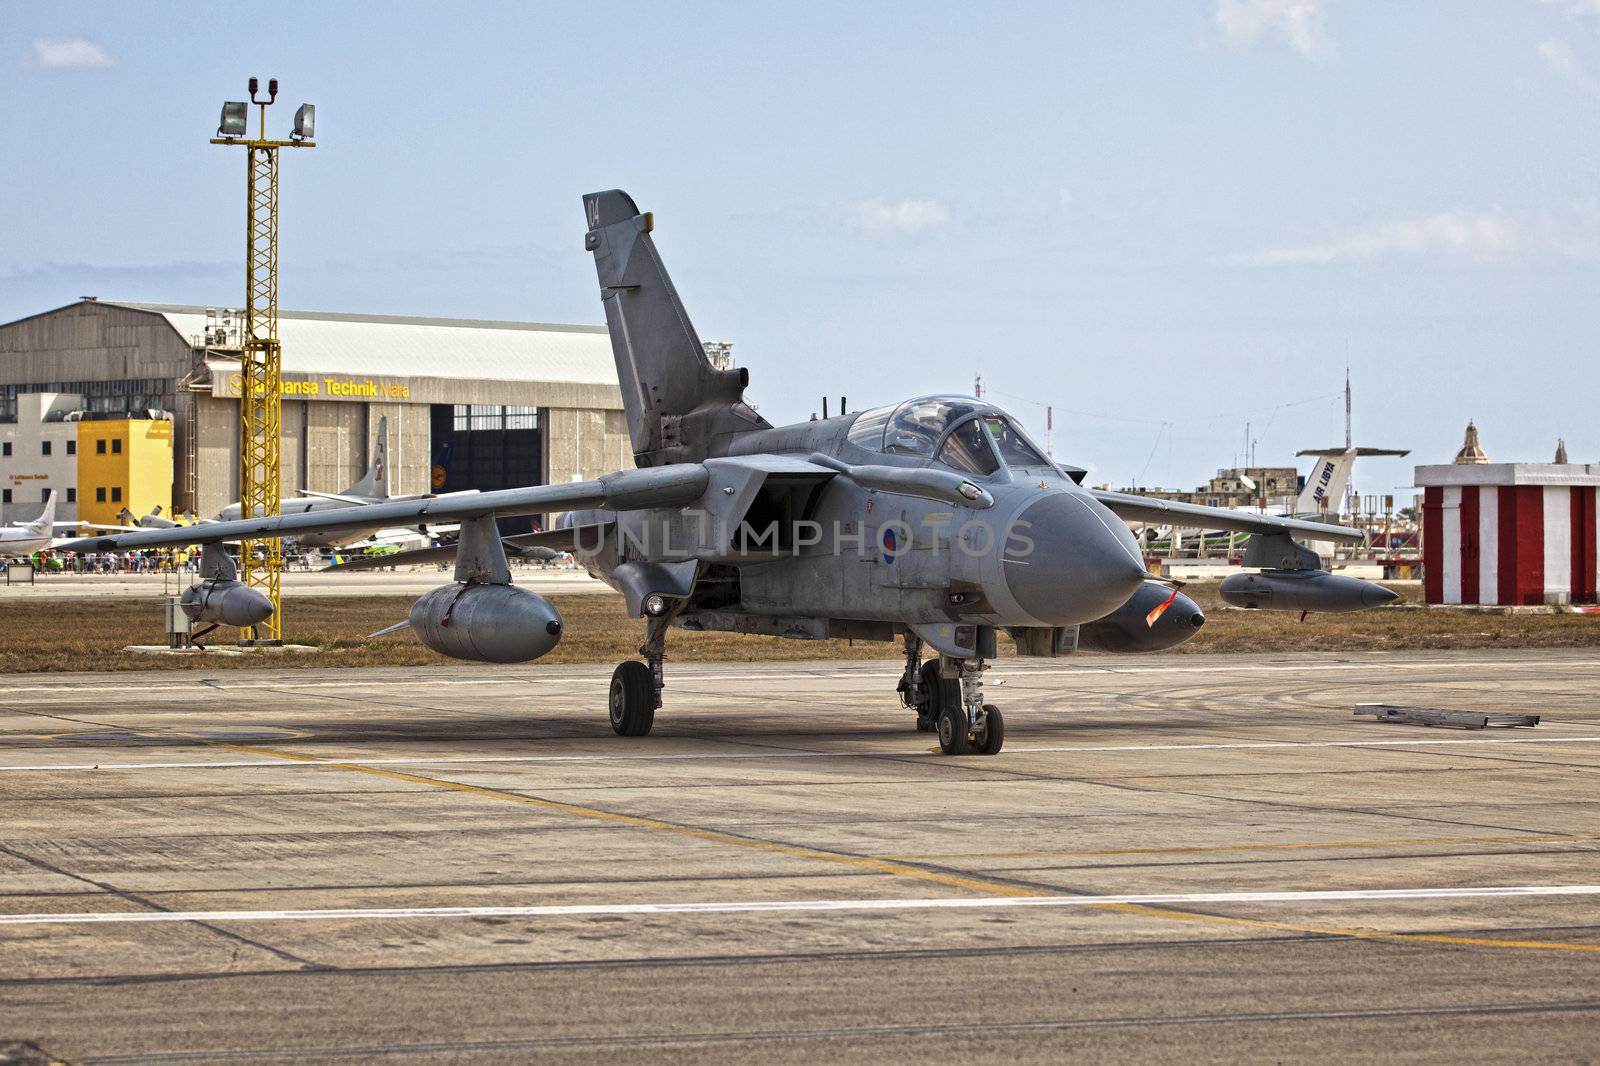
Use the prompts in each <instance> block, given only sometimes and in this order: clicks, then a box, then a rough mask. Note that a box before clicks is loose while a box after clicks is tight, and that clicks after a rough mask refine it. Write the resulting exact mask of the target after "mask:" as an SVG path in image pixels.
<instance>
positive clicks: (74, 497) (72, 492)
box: [67, 489, 78, 503]
mask: <svg viewBox="0 0 1600 1066" xmlns="http://www.w3.org/2000/svg"><path fill="white" fill-rule="evenodd" d="M67 502H68V503H77V502H78V490H77V489H68V490H67Z"/></svg>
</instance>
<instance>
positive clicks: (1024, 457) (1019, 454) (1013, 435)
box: [983, 415, 1050, 466]
mask: <svg viewBox="0 0 1600 1066" xmlns="http://www.w3.org/2000/svg"><path fill="white" fill-rule="evenodd" d="M983 424H984V425H986V426H988V427H989V435H990V436H991V437H993V438H994V444H995V447H997V448H999V449H1000V458H1002V459H1004V460H1005V463H1006V465H1007V466H1049V465H1050V460H1048V459H1046V458H1045V457H1044V456H1042V455H1040V454H1039V449H1037V448H1035V447H1034V446H1033V442H1032V441H1030V440H1029V439H1028V438H1027V437H1026V436H1025V435H1024V434H1023V432H1022V430H1020V429H1018V428H1017V427H1016V426H1013V425H1012V424H1011V423H1010V422H1008V421H1006V420H1005V419H1004V418H1001V417H1000V416H999V415H988V416H986V417H985V418H984V420H983Z"/></svg>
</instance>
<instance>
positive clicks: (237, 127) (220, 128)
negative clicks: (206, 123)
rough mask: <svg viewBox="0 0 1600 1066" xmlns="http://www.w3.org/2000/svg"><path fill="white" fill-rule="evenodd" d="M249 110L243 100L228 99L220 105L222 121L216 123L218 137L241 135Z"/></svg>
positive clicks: (242, 134)
mask: <svg viewBox="0 0 1600 1066" xmlns="http://www.w3.org/2000/svg"><path fill="white" fill-rule="evenodd" d="M248 117H249V111H248V108H247V106H246V104H245V102H244V101H243V100H229V101H227V102H226V103H224V104H223V105H222V121H221V122H220V123H218V124H217V136H218V137H243V136H244V130H245V123H246V121H247V120H248Z"/></svg>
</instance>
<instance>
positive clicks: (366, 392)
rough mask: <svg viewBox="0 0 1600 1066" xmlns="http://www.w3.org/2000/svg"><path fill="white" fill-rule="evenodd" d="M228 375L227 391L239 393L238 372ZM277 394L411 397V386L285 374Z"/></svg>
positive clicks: (377, 380) (309, 397) (318, 397)
mask: <svg viewBox="0 0 1600 1066" xmlns="http://www.w3.org/2000/svg"><path fill="white" fill-rule="evenodd" d="M227 378H228V381H227V385H226V389H227V393H228V395H230V396H238V395H239V392H240V388H239V375H238V373H237V372H236V371H229V372H228V374H227ZM278 394H279V395H280V396H284V397H289V398H294V399H306V400H324V399H326V400H409V399H410V398H411V386H410V385H402V384H400V383H398V382H393V381H384V380H383V379H381V378H336V377H314V378H305V379H304V380H290V379H289V378H285V379H283V382H282V383H281V385H280V386H279V391H278Z"/></svg>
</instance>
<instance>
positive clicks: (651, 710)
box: [609, 659, 656, 737]
mask: <svg viewBox="0 0 1600 1066" xmlns="http://www.w3.org/2000/svg"><path fill="white" fill-rule="evenodd" d="M609 709H610V711H611V728H612V730H613V731H615V732H616V734H617V735H618V736H619V737H642V736H644V735H645V734H646V733H648V732H650V727H651V726H652V725H654V724H655V720H656V683H655V679H654V678H653V677H651V676H650V668H649V667H648V666H646V665H645V664H644V663H641V662H639V661H637V660H632V659H630V660H629V661H628V662H625V663H619V664H618V665H617V669H616V671H615V672H614V673H613V674H612V675H611V698H610V700H609Z"/></svg>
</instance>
